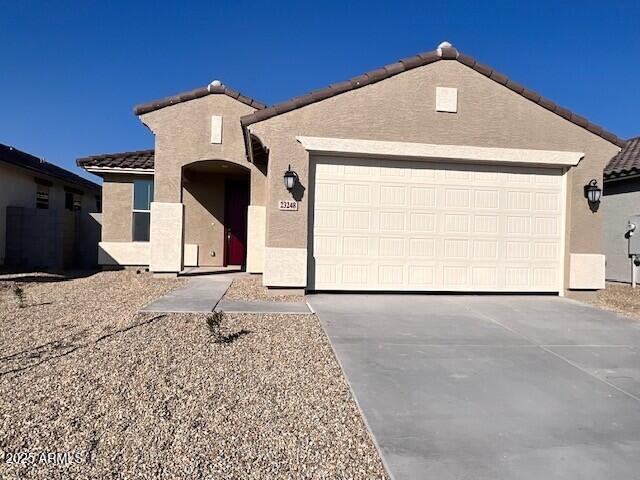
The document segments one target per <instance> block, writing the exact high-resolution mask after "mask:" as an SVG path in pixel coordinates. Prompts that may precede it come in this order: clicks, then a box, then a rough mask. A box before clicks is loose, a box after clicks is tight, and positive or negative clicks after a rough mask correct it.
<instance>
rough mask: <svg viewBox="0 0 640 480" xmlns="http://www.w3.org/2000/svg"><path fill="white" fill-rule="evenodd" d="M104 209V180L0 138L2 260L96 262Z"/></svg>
mask: <svg viewBox="0 0 640 480" xmlns="http://www.w3.org/2000/svg"><path fill="white" fill-rule="evenodd" d="M100 210H101V187H100V185H97V184H96V183H94V182H91V181H89V180H87V179H85V178H82V177H80V176H79V175H76V174H75V173H73V172H70V171H68V170H65V169H64V168H61V167H59V166H57V165H54V164H52V163H49V162H47V161H46V160H44V159H42V158H38V157H36V156H35V155H31V154H29V153H27V152H24V151H22V150H19V149H17V148H15V147H12V146H10V145H4V144H0V266H3V267H6V268H20V269H28V268H36V267H37V268H56V269H60V268H70V267H84V268H88V267H95V264H96V258H95V257H96V253H95V250H96V245H97V243H98V240H99V236H100V233H99V230H100V224H99V212H100ZM90 215H94V217H91V216H90Z"/></svg>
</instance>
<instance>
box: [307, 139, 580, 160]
mask: <svg viewBox="0 0 640 480" xmlns="http://www.w3.org/2000/svg"><path fill="white" fill-rule="evenodd" d="M296 140H297V141H298V142H300V143H301V144H302V146H303V147H304V148H305V150H307V151H308V152H309V153H313V154H314V155H331V156H346V157H356V156H357V157H367V156H372V157H384V158H390V159H392V158H394V157H395V158H416V159H422V160H425V161H428V160H430V159H434V160H437V161H442V160H443V159H445V160H449V161H460V162H463V163H468V162H471V163H490V164H496V163H508V164H518V165H530V166H558V167H572V166H576V165H578V163H580V160H581V159H582V158H583V157H584V153H583V152H565V151H558V150H533V149H524V148H497V147H478V146H471V145H438V144H430V143H411V142H391V141H380V140H362V139H352V138H329V137H305V136H297V137H296Z"/></svg>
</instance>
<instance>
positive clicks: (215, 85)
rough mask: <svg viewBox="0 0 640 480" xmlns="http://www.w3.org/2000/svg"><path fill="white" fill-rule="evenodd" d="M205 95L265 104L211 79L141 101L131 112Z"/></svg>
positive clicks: (247, 103)
mask: <svg viewBox="0 0 640 480" xmlns="http://www.w3.org/2000/svg"><path fill="white" fill-rule="evenodd" d="M207 95H226V96H228V97H231V98H233V99H234V100H237V101H239V102H240V103H244V104H245V105H249V106H250V107H253V108H255V109H256V110H261V109H263V108H266V105H265V104H264V103H262V102H258V101H257V100H254V99H253V98H249V97H247V96H245V95H242V94H241V93H240V92H237V91H235V90H232V89H230V88H228V87H227V86H225V85H222V84H221V83H220V82H219V81H213V82H211V83H210V84H209V85H207V86H206V87H201V88H196V89H195V90H190V91H188V92H183V93H178V94H177V95H172V96H171V97H165V98H161V99H159V100H154V101H152V102H148V103H141V104H139V105H136V106H135V107H134V108H133V113H135V114H136V115H144V114H145V113H149V112H153V111H155V110H160V109H161V108H165V107H170V106H172V105H177V104H179V103H184V102H188V101H189V100H195V99H196V98H201V97H206V96H207Z"/></svg>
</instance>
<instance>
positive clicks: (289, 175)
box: [284, 164, 298, 190]
mask: <svg viewBox="0 0 640 480" xmlns="http://www.w3.org/2000/svg"><path fill="white" fill-rule="evenodd" d="M297 179H298V174H297V173H296V172H294V171H293V170H291V164H289V169H288V170H287V171H286V172H284V186H285V187H287V190H291V189H292V188H293V187H294V186H295V184H296V180H297Z"/></svg>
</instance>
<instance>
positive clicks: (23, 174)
mask: <svg viewBox="0 0 640 480" xmlns="http://www.w3.org/2000/svg"><path fill="white" fill-rule="evenodd" d="M35 177H38V178H42V179H45V180H48V181H50V182H51V183H52V185H51V186H50V187H49V210H63V209H64V206H65V205H64V203H65V190H64V187H65V184H64V183H63V182H61V181H60V180H57V179H56V178H53V177H49V176H47V175H42V174H39V173H37V172H33V171H30V170H26V169H22V168H19V167H14V166H13V165H7V164H6V163H3V162H0V265H2V264H4V263H5V251H6V221H7V207H8V206H13V207H24V208H35V206H36V191H37V184H36V182H35V180H34V178H35ZM69 186H71V187H73V188H76V189H81V190H83V191H84V195H83V196H82V208H81V210H82V212H83V213H84V214H87V213H89V212H95V211H96V208H95V207H96V201H95V196H96V195H97V194H98V192H95V191H89V190H86V189H83V188H80V187H77V186H75V185H69Z"/></svg>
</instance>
